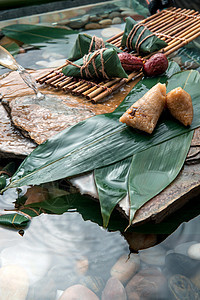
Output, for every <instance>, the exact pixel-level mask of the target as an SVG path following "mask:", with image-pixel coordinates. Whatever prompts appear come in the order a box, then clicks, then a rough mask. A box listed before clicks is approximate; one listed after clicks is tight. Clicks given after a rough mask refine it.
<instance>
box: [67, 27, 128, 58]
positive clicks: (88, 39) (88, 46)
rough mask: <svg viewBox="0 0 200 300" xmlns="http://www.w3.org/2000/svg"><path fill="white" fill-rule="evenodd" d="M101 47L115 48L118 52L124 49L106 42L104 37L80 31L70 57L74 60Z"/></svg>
mask: <svg viewBox="0 0 200 300" xmlns="http://www.w3.org/2000/svg"><path fill="white" fill-rule="evenodd" d="M101 48H107V49H110V48H112V49H115V50H116V51H117V52H122V50H120V49H119V48H117V47H116V46H114V45H112V44H110V43H107V42H104V41H103V39H102V38H99V37H97V36H95V35H93V36H90V35H89V34H86V33H79V34H78V36H77V39H76V41H75V44H74V47H73V48H72V50H71V53H70V56H69V58H68V59H69V60H71V61H74V60H77V59H80V58H81V57H83V56H84V55H85V54H88V53H89V52H93V51H95V50H98V49H101Z"/></svg>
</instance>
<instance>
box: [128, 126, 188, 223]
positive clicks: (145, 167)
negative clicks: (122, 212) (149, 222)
mask: <svg viewBox="0 0 200 300" xmlns="http://www.w3.org/2000/svg"><path fill="white" fill-rule="evenodd" d="M192 136H193V131H191V132H188V133H185V134H182V135H180V136H177V137H175V138H173V139H171V140H169V141H166V142H164V143H161V144H159V145H156V146H154V147H151V148H149V149H147V150H145V151H142V152H140V153H137V154H135V155H133V160H132V163H131V167H130V173H129V178H128V181H129V183H128V187H129V190H128V192H129V199H130V224H131V222H132V220H133V218H134V215H135V212H136V211H137V210H138V209H139V208H140V207H141V206H142V205H143V204H145V203H146V202H147V201H148V200H150V199H151V198H153V197H154V196H156V195H157V194H158V193H160V192H161V191H162V190H163V189H164V188H165V187H167V186H168V185H169V184H170V183H171V182H172V181H173V180H174V179H175V178H176V176H177V175H178V174H179V172H180V170H181V168H182V166H183V164H184V161H185V158H186V156H187V153H188V151H189V148H190V144H191V140H192Z"/></svg>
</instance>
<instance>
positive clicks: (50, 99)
mask: <svg viewBox="0 0 200 300" xmlns="http://www.w3.org/2000/svg"><path fill="white" fill-rule="evenodd" d="M49 70H50V69H42V70H38V71H30V73H31V74H32V75H33V77H35V78H37V77H39V76H42V74H46V73H47V72H48V71H49ZM135 84H136V82H131V83H130V84H128V85H126V87H125V88H122V89H121V90H120V91H118V92H117V93H116V94H115V95H114V96H113V95H112V96H110V97H109V98H108V99H107V101H106V102H104V103H98V104H92V103H91V101H88V100H86V99H85V98H83V97H81V96H74V95H71V94H70V93H66V92H64V91H60V90H59V91H58V90H56V89H54V88H49V87H45V86H40V88H39V89H40V91H41V92H42V93H43V94H45V99H44V100H37V99H35V97H34V93H33V92H32V90H31V89H30V88H28V87H27V86H26V84H25V83H24V82H23V80H22V79H21V77H20V76H19V74H18V73H17V72H11V73H10V74H8V75H7V76H5V77H4V78H3V79H2V80H1V94H2V95H3V100H2V104H3V105H4V107H5V108H6V109H7V111H8V113H9V116H10V118H11V120H12V123H13V125H15V126H16V127H17V128H18V129H20V130H21V132H22V134H23V135H24V136H26V137H29V138H31V139H32V140H33V141H34V142H35V143H37V144H41V143H43V142H44V141H45V140H47V139H48V138H50V137H51V136H53V135H55V134H56V133H58V132H60V131H61V130H63V129H65V128H67V127H69V126H71V125H75V124H76V123H78V122H80V121H82V120H85V119H86V118H89V117H92V116H94V115H97V114H102V113H107V112H112V111H113V110H114V109H115V108H116V107H117V106H118V105H119V104H120V102H121V101H122V100H123V99H124V98H125V96H126V95H127V94H128V92H129V91H130V90H131V89H132V87H133V85H135Z"/></svg>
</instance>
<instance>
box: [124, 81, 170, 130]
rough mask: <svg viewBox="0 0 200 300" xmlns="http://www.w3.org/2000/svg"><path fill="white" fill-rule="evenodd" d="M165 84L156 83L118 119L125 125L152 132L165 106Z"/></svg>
mask: <svg viewBox="0 0 200 300" xmlns="http://www.w3.org/2000/svg"><path fill="white" fill-rule="evenodd" d="M165 101H166V85H165V84H162V83H157V84H156V85H154V86H153V87H152V88H151V89H150V90H149V91H148V92H147V93H146V94H144V96H143V97H142V98H140V99H139V100H137V101H136V102H135V103H134V104H133V105H132V106H131V107H130V108H129V109H128V110H127V111H126V112H125V113H124V114H123V115H122V116H121V118H120V119H119V121H120V122H122V123H126V124H127V125H129V126H131V127H133V128H136V129H139V130H142V131H145V132H147V133H152V132H153V130H154V128H155V126H156V124H157V121H158V119H159V117H160V115H161V113H162V111H163V109H164V107H165Z"/></svg>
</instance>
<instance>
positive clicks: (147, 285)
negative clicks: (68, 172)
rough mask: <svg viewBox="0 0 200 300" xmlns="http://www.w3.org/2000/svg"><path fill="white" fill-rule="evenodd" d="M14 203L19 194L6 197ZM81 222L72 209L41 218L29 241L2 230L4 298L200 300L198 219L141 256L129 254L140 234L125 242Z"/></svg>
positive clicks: (31, 228) (30, 229) (0, 261)
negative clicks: (81, 295)
mask: <svg viewBox="0 0 200 300" xmlns="http://www.w3.org/2000/svg"><path fill="white" fill-rule="evenodd" d="M23 192H24V193H25V192H26V188H24V191H23ZM49 192H51V193H52V191H50V190H49ZM56 193H58V190H56ZM60 193H61V190H60ZM16 197H17V193H16V190H15V189H11V190H9V191H7V192H6V193H5V194H4V195H2V196H1V208H2V209H3V208H5V207H6V208H7V209H10V208H12V205H13V203H12V202H13V200H14V199H16ZM91 201H93V200H91ZM97 207H98V206H97ZM94 214H95V211H94ZM83 217H84V215H83V216H82V215H81V214H79V213H78V212H75V211H74V210H72V211H71V212H70V211H69V212H66V213H64V214H62V215H48V214H41V215H40V216H38V217H35V218H33V219H32V220H31V222H30V225H29V227H28V228H27V229H25V230H24V231H25V232H24V235H23V236H21V235H20V234H18V233H17V231H16V229H13V230H12V229H6V228H3V227H0V238H1V243H0V264H1V268H0V278H1V279H2V278H3V280H1V281H0V290H1V295H3V298H2V299H19V300H23V299H27V300H34V299H48V300H49V299H52V300H57V299H61V300H62V299H72V298H70V297H71V296H70V295H71V294H73V293H75V294H76V293H86V297H87V298H75V299H103V300H105V299H107V300H109V299H110V300H112V299H130V300H132V299H133V300H134V299H183V298H184V299H199V298H200V293H199V290H200V284H199V282H200V235H199V232H200V228H199V226H200V222H199V221H200V217H196V218H194V219H192V220H191V221H189V222H187V223H186V222H184V223H182V224H181V225H180V226H179V228H178V229H177V230H176V231H175V232H174V233H173V234H171V235H170V236H168V237H167V238H166V239H165V240H164V241H162V242H161V243H159V244H157V245H156V246H154V247H150V248H148V249H143V250H139V251H138V253H130V250H129V246H130V245H131V242H132V243H134V237H135V238H136V235H135V236H134V235H132V238H131V240H132V241H131V240H130V237H129V239H127V235H126V236H125V237H126V239H125V238H124V237H123V236H122V234H121V233H120V232H119V231H114V232H109V231H108V230H105V229H103V228H102V227H101V226H99V225H97V224H96V223H93V222H91V221H89V220H88V221H84V220H83ZM119 220H120V221H121V219H118V221H119ZM149 233H150V232H149ZM130 236H131V235H130ZM152 236H153V237H152ZM154 237H155V234H154V235H152V234H147V232H146V234H145V235H143V234H139V235H138V237H137V238H138V242H140V243H141V240H142V239H143V244H145V242H146V241H147V239H150V240H151V242H152V243H155V240H154ZM127 241H128V242H129V243H127ZM141 245H142V244H141ZM149 246H150V244H149ZM16 274H19V275H16ZM180 282H181V289H180ZM74 286H75V292H74V290H73V288H72V287H74ZM85 287H87V289H86V288H85ZM63 291H65V293H63ZM9 294H10V296H8V295H9ZM14 294H15V295H17V296H16V297H15V298H14V297H13V295H14ZM76 295H77V294H76ZM91 295H92V296H91ZM94 295H96V296H97V297H98V298H94ZM9 297H10V298H9ZM125 297H127V298H125ZM195 297H196V298H195Z"/></svg>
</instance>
